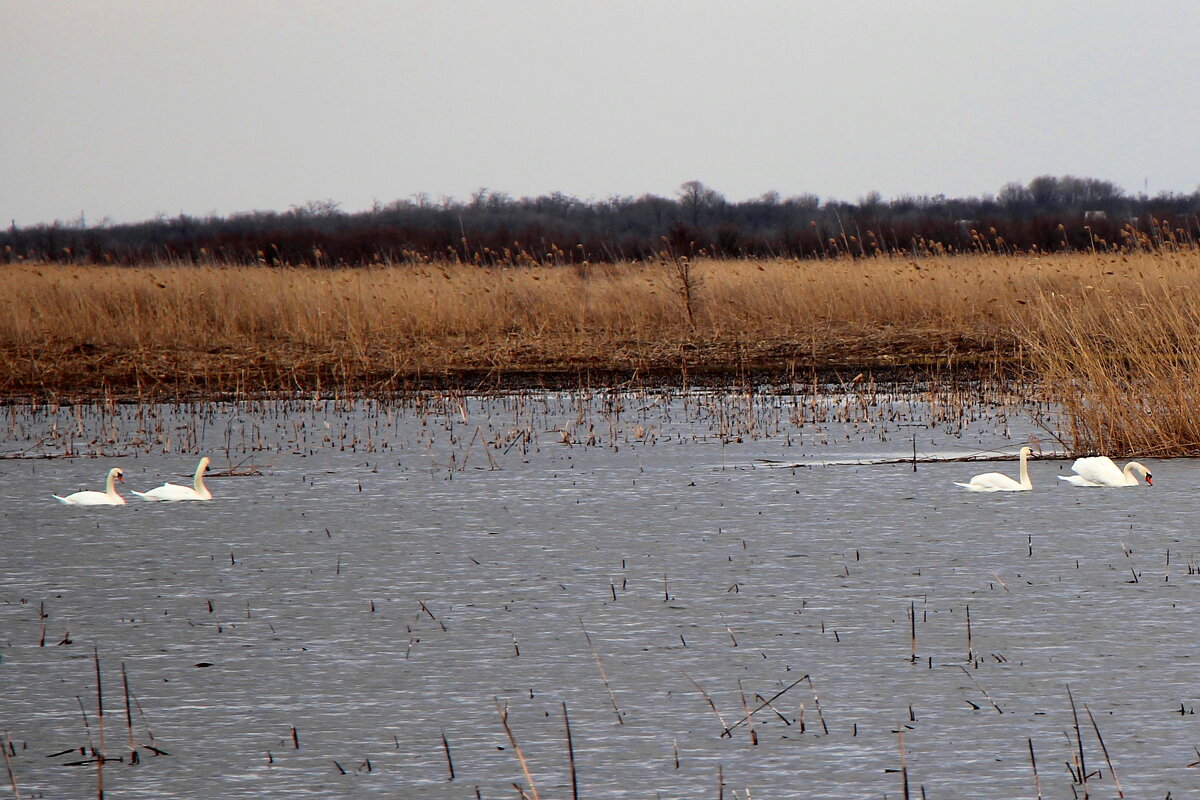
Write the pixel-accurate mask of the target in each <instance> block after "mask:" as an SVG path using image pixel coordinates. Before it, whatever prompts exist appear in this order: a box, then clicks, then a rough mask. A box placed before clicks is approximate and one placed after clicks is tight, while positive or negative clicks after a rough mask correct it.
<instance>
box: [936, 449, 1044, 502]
mask: <svg viewBox="0 0 1200 800" xmlns="http://www.w3.org/2000/svg"><path fill="white" fill-rule="evenodd" d="M1032 452H1033V450H1031V449H1030V448H1028V447H1022V448H1021V480H1019V481H1015V480H1013V479H1012V478H1010V477H1008V476H1007V475H1004V474H1002V473H999V472H985V473H983V474H982V475H976V476H975V477H974V478H971V482H970V483H959V482H958V481H955V482H954V485H955V486H961V487H963V488H964V489H966V490H967V491H969V492H1028V491H1029V490H1031V489H1032V488H1033V482H1032V481H1031V480H1029V465H1028V464H1027V463H1026V459H1028V458H1029V455H1030V453H1032Z"/></svg>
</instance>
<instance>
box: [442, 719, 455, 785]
mask: <svg viewBox="0 0 1200 800" xmlns="http://www.w3.org/2000/svg"><path fill="white" fill-rule="evenodd" d="M442 750H443V751H444V752H445V753H446V768H447V769H449V770H450V777H448V778H446V780H448V781H452V780H454V759H453V758H451V757H450V742H448V741H446V732H445V731H442Z"/></svg>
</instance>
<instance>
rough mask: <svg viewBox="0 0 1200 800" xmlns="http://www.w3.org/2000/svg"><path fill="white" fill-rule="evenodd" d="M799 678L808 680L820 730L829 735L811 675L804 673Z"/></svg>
mask: <svg viewBox="0 0 1200 800" xmlns="http://www.w3.org/2000/svg"><path fill="white" fill-rule="evenodd" d="M800 680H807V681H808V688H809V691H811V692H812V696H813V708H815V709H817V719H818V720H820V722H821V730H823V731H825V735H826V736H828V735H829V726H828V725H826V724H825V715H824V714H822V713H821V698H819V697H817V689H816V687H815V686H813V682H812V677H811V676H809V675H805V676H804V677H803V678H801V679H800ZM789 688H790V687H789ZM771 699H772V700H774V699H775V698H774V697H772V698H771Z"/></svg>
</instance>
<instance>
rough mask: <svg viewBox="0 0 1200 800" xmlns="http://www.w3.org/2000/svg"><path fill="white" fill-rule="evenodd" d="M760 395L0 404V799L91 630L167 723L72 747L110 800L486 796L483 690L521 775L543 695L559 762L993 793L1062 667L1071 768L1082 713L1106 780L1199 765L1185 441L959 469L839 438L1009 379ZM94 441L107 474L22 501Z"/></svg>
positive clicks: (70, 710) (764, 781)
mask: <svg viewBox="0 0 1200 800" xmlns="http://www.w3.org/2000/svg"><path fill="white" fill-rule="evenodd" d="M788 402H789V401H788V400H786V399H779V398H774V399H772V398H770V397H762V398H758V399H756V400H752V399H747V398H743V397H741V396H737V395H722V394H719V393H718V394H711V395H692V396H689V397H687V398H683V397H680V396H665V395H664V396H654V395H635V394H628V395H607V396H605V397H603V398H602V397H600V396H589V397H582V396H572V395H546V396H543V397H540V398H533V397H526V396H522V397H512V396H510V397H494V398H457V399H454V400H448V399H443V400H442V401H439V402H436V403H431V404H429V405H424V406H422V407H420V408H413V407H405V408H396V407H387V406H379V405H376V404H358V405H355V406H353V407H351V406H346V405H341V404H336V403H332V402H327V401H315V402H291V403H283V404H277V405H265V406H218V407H195V408H185V407H150V408H147V407H143V408H141V409H132V408H110V409H107V410H103V409H101V410H93V411H90V412H87V413H85V412H83V411H82V410H80V409H70V408H63V409H56V410H54V411H53V412H50V411H47V410H45V409H39V410H36V411H35V410H29V409H14V410H12V411H11V412H10V413H9V414H8V418H7V425H6V431H5V433H4V435H3V437H0V451H2V453H3V454H5V455H8V456H10V458H7V459H5V460H3V461H0V546H2V548H3V549H2V551H0V552H2V555H0V681H2V684H0V686H2V688H3V693H2V694H0V733H2V732H4V731H7V734H8V735H9V736H10V737H11V740H12V749H11V751H10V753H11V755H10V761H11V766H12V770H13V774H14V779H15V783H16V785H17V787H18V789H19V790H20V791H21V795H22V797H38V796H42V797H47V798H53V797H80V796H88V795H91V796H94V795H95V786H96V769H95V766H94V765H84V766H66V764H67V763H69V762H71V761H78V760H83V759H84V758H85V757H84V756H82V755H80V754H79V751H78V750H75V751H74V753H73V754H65V755H58V756H55V757H47V756H49V755H50V754H54V753H60V752H61V751H63V750H65V749H67V748H72V747H75V748H78V747H81V746H86V745H87V744H88V736H89V730H88V729H85V725H84V720H83V715H82V714H81V711H80V703H81V702H82V703H83V705H84V707H85V709H86V711H87V715H88V718H89V720H88V721H89V724H90V735H91V737H92V738H93V740H95V739H96V738H97V737H98V735H99V730H98V722H99V720H98V719H97V718H96V714H95V710H96V685H95V684H96V675H95V664H94V662H93V653H94V652H95V653H98V655H99V660H100V664H101V668H102V674H103V684H104V704H105V712H106V715H105V736H106V745H105V748H106V750H107V751H108V754H109V756H110V757H116V756H119V755H126V753H127V747H126V745H127V744H128V738H129V733H128V730H127V728H126V725H125V702H124V697H123V691H122V684H121V675H120V670H121V666H122V665H124V667H125V669H126V671H127V674H128V679H129V684H130V688H131V690H132V692H133V694H134V695H135V696H136V699H137V702H138V705H137V706H135V707H134V708H133V710H132V716H133V723H134V724H133V732H134V736H135V738H136V742H137V743H138V744H153V745H154V746H156V747H158V748H159V749H161V750H163V751H165V752H167V753H169V755H162V756H155V755H153V754H152V753H151V751H149V750H146V749H144V748H143V749H142V752H141V758H140V762H139V763H137V764H135V765H132V766H131V765H128V764H126V763H123V762H115V761H110V762H108V763H107V764H106V765H105V769H104V783H105V790H106V796H108V797H111V798H161V797H199V796H208V797H218V796H219V797H226V798H235V797H245V798H252V797H253V798H257V797H278V796H288V797H374V796H378V797H423V798H425V797H429V798H471V797H475V796H476V792H478V796H481V797H484V798H498V797H513V796H515V794H516V790H515V789H514V788H513V784H514V783H520V784H522V785H526V780H525V777H524V776H523V774H522V769H521V764H520V762H519V760H518V758H517V754H516V753H515V752H514V750H513V747H512V744H511V742H510V740H509V738H508V736H507V735H506V734H505V731H504V728H503V725H502V721H501V714H500V711H499V708H498V707H506V708H507V710H508V712H507V713H508V723H509V725H510V726H511V729H512V732H513V735H514V737H515V738H516V741H517V743H518V745H519V746H520V748H521V753H522V754H523V756H524V757H525V758H526V759H527V760H528V765H529V769H530V771H531V773H532V775H533V778H534V780H535V781H536V782H537V789H538V792H539V793H540V795H541V796H542V797H545V798H550V797H569V796H571V786H570V783H571V771H570V766H569V763H570V762H569V759H568V747H567V739H566V736H565V730H564V712H563V704H564V703H565V704H566V707H567V709H568V714H569V720H570V730H571V734H572V744H573V746H574V760H575V765H576V777H577V780H578V784H579V794H580V796H581V797H588V798H617V797H631V796H637V797H663V798H697V797H713V798H716V797H718V793H719V790H718V776H721V778H723V781H724V784H725V788H724V796H725V797H732V796H734V795H733V792H735V791H736V792H737V793H738V796H752V797H754V798H776V799H778V798H808V797H838V798H858V797H863V798H866V797H871V798H878V797H882V796H883V795H884V794H887V795H888V796H892V797H901V796H903V774H902V773H901V772H898V770H899V769H900V768H901V764H902V751H901V747H903V763H904V765H905V766H906V769H907V776H908V780H909V783H910V787H911V792H912V794H913V795H914V796H918V793H919V791H920V787H923V788H924V791H925V793H926V796H928V797H982V796H991V797H1023V796H1028V797H1033V796H1036V793H1035V778H1034V773H1033V769H1032V767H1031V763H1030V755H1029V751H1030V744H1029V742H1030V740H1032V746H1033V749H1034V752H1035V753H1036V758H1037V765H1038V770H1039V777H1040V781H1041V785H1042V788H1043V792H1044V793H1045V794H1046V796H1059V797H1062V796H1068V795H1069V793H1071V792H1072V778H1071V775H1070V774H1069V773H1068V770H1067V768H1066V767H1065V766H1064V764H1067V763H1071V764H1073V763H1074V762H1075V759H1076V758H1077V757H1078V753H1079V750H1080V745H1079V742H1078V739H1077V735H1076V727H1075V724H1076V723H1075V717H1074V716H1073V714H1072V706H1071V701H1070V699H1069V697H1068V691H1067V687H1068V685H1069V687H1070V692H1071V694H1072V695H1073V697H1074V700H1075V703H1076V706H1077V712H1078V718H1079V730H1080V731H1081V737H1082V750H1083V756H1084V760H1085V763H1086V769H1087V771H1088V772H1089V773H1092V775H1091V777H1090V778H1089V788H1090V791H1091V793H1092V795H1093V796H1115V795H1116V787H1115V784H1114V781H1113V774H1112V771H1111V769H1110V765H1109V763H1108V762H1107V760H1106V758H1105V753H1104V749H1103V748H1102V747H1101V745H1100V741H1099V739H1098V737H1097V734H1096V728H1098V729H1099V732H1100V734H1101V735H1102V736H1103V744H1104V746H1105V747H1106V748H1107V753H1108V757H1109V758H1110V759H1111V762H1112V766H1113V767H1115V769H1116V777H1117V778H1119V780H1120V782H1121V785H1122V787H1123V789H1124V791H1125V792H1126V793H1127V794H1129V795H1130V796H1141V797H1164V796H1166V795H1167V794H1168V793H1171V794H1172V796H1174V797H1176V798H1181V797H1188V796H1196V795H1197V794H1198V793H1200V771H1197V770H1196V769H1189V768H1188V765H1189V764H1191V763H1193V762H1195V761H1197V760H1200V756H1197V753H1196V751H1195V750H1194V748H1193V745H1194V744H1200V723H1198V722H1197V717H1196V716H1195V715H1194V714H1193V713H1191V712H1192V708H1193V707H1194V706H1195V705H1196V704H1197V699H1196V698H1197V694H1198V693H1200V689H1198V688H1197V685H1198V684H1197V681H1196V678H1197V676H1198V674H1200V651H1198V650H1197V649H1196V648H1195V646H1194V645H1193V643H1192V640H1193V639H1194V635H1193V628H1192V625H1191V623H1192V621H1193V617H1194V609H1196V608H1197V606H1198V604H1200V574H1196V573H1197V563H1196V562H1197V556H1196V553H1197V552H1200V547H1198V546H1197V544H1198V541H1200V534H1197V532H1196V521H1197V516H1196V512H1195V509H1194V506H1193V501H1192V495H1193V488H1194V487H1195V486H1196V485H1197V484H1200V465H1198V464H1197V463H1196V462H1193V461H1190V460H1172V461H1162V462H1147V463H1148V465H1149V466H1150V467H1151V469H1152V470H1153V472H1154V475H1155V486H1153V487H1144V486H1143V487H1138V488H1131V489H1120V490H1082V489H1075V488H1072V487H1069V486H1067V485H1065V484H1061V482H1059V481H1057V480H1056V476H1057V475H1059V474H1065V472H1066V469H1067V467H1068V465H1069V461H1062V460H1045V461H1035V462H1033V463H1031V465H1030V467H1031V472H1032V475H1033V480H1034V484H1035V491H1033V492H1028V493H1014V494H991V495H986V494H972V493H968V492H964V491H962V490H961V489H958V488H957V487H955V486H954V485H953V481H955V480H965V479H967V478H969V477H970V476H971V475H973V474H975V473H978V472H986V471H991V470H993V469H999V470H1000V471H1004V472H1008V473H1010V474H1014V475H1015V474H1016V464H1015V463H1014V462H1004V463H1000V464H976V463H954V462H950V463H919V464H917V465H916V471H915V472H914V470H913V465H912V464H910V463H861V462H867V461H870V460H872V459H878V458H881V457H890V456H894V457H903V456H905V455H906V454H910V453H911V447H912V443H911V437H912V435H913V433H914V432H915V433H916V436H917V447H918V450H919V451H920V453H921V454H922V455H935V456H955V455H962V454H967V453H971V452H975V451H979V450H984V449H1002V450H1005V451H1007V452H1013V451H1015V449H1016V448H1017V447H1018V446H1019V445H1020V444H1022V443H1025V442H1026V441H1028V440H1029V439H1030V438H1031V437H1036V436H1038V435H1040V436H1041V439H1042V441H1043V443H1044V441H1045V439H1046V437H1045V434H1044V433H1042V432H1040V431H1039V430H1038V429H1037V428H1036V427H1035V426H1034V425H1033V424H1032V423H1031V422H1030V420H1029V418H1028V417H1027V416H1025V415H1023V414H1022V413H1020V411H1019V409H1014V408H988V407H985V406H979V407H972V408H968V409H966V410H965V411H964V410H962V409H959V411H958V412H955V413H948V412H947V411H946V410H945V408H939V407H938V406H937V404H936V403H935V404H934V406H932V407H931V406H930V405H929V404H928V403H927V402H926V401H924V400H921V399H920V398H916V399H913V398H909V399H905V398H903V397H891V396H889V397H886V398H884V403H883V405H879V404H875V405H870V406H869V407H868V406H867V405H866V404H863V403H862V402H861V399H860V400H859V401H858V402H857V403H856V402H855V401H854V400H853V398H851V397H849V396H847V397H840V396H837V395H827V396H821V397H819V398H810V402H811V403H812V405H811V406H810V407H809V408H806V409H801V410H798V409H797V408H796V407H795V405H793V406H792V407H791V408H790V409H789V407H788ZM564 431H565V433H564ZM589 442H591V443H590V444H589ZM100 451H103V452H104V453H107V454H108V455H107V456H100V457H87V456H86V455H84V454H87V453H92V454H94V453H97V452H100ZM63 452H73V453H79V454H80V457H76V458H38V457H34V456H45V455H57V454H61V453H63ZM198 454H206V455H210V456H212V457H213V461H214V469H215V470H221V469H224V468H226V467H228V466H230V465H238V464H241V466H242V468H246V467H249V466H251V465H255V466H257V467H258V469H259V470H260V472H261V474H259V475H254V476H248V477H228V478H221V477H214V478H210V479H209V486H210V487H211V488H212V490H213V493H214V495H215V496H216V499H214V500H213V501H212V502H210V503H191V504H170V505H168V504H150V503H145V502H139V501H136V499H135V498H133V497H132V496H130V495H129V492H128V488H130V487H132V488H136V489H139V490H144V489H146V488H150V487H152V486H155V485H158V484H159V483H162V482H163V481H164V480H173V481H177V482H185V483H186V482H187V481H188V480H189V475H190V472H191V470H192V469H193V468H194V465H195V462H196V459H197V457H198ZM14 455H23V456H26V457H23V458H12V457H11V456H14ZM855 462H860V463H855ZM113 465H117V466H121V467H123V468H124V469H125V472H126V487H125V488H124V489H123V492H124V493H125V494H126V495H127V496H129V497H130V504H129V505H127V506H124V507H115V508H100V509H76V508H67V507H63V506H60V505H58V504H57V503H55V502H54V501H53V500H52V499H51V498H50V495H51V494H52V493H60V494H61V493H64V492H69V491H75V490H76V489H78V488H100V485H101V484H102V482H103V476H104V473H105V472H106V471H107V469H108V468H109V467H110V466H113ZM1168 554H1169V559H1168ZM1168 560H1169V563H1168ZM968 607H969V609H970V612H969V613H970V639H969V640H968V626H967V609H968ZM43 613H44V615H45V617H44V618H43V617H42V614H43ZM910 613H915V630H916V643H915V651H916V660H915V661H914V660H913V658H912V655H913V649H914V646H913V641H912V630H913V628H914V625H913V622H912V619H911V618H910ZM585 632H586V633H585ZM589 638H590V644H589ZM43 640H44V643H45V644H44V646H40V643H41V642H42V641H43ZM93 648H94V649H93ZM205 665H207V666H205ZM602 676H603V677H602ZM805 676H807V679H805V680H801V679H802V678H804V677H805ZM605 680H607V686H606V683H605ZM797 681H799V683H797ZM698 687H699V688H698ZM788 687H791V688H788ZM701 689H702V690H703V693H702V692H701ZM785 689H786V691H784V692H783V694H781V695H779V696H778V697H777V698H776V699H774V700H773V701H772V702H771V705H770V706H769V707H764V708H763V709H762V710H760V711H758V712H757V713H755V714H754V716H753V725H752V726H751V725H748V724H741V725H739V726H737V727H736V728H735V729H734V730H733V731H732V735H730V736H722V732H723V729H724V727H725V726H727V725H733V724H734V723H735V722H737V721H738V720H739V719H741V718H742V717H743V716H744V714H745V709H746V708H749V709H751V710H753V709H756V708H758V707H759V706H760V705H761V704H762V702H763V701H764V700H767V699H770V698H772V696H773V695H776V694H777V693H779V692H780V691H781V690H785ZM705 695H707V696H708V698H711V701H712V704H713V705H715V706H716V709H717V712H718V713H719V716H720V718H718V713H715V712H714V710H713V708H712V707H710V705H709V701H708V699H707V698H706V696H705ZM993 701H994V703H995V705H993ZM1084 704H1086V710H1085V707H1084ZM614 706H615V708H614ZM997 706H998V707H999V709H1000V711H997V708H996V707H997ZM1088 711H1090V713H1091V715H1092V718H1094V720H1095V725H1093V723H1092V719H1091V718H1089V716H1088ZM1001 712H1002V713H1001ZM1181 712H1182V713H1181ZM618 714H619V717H620V722H618ZM147 728H148V729H149V731H148V730H147ZM293 728H294V730H295V736H296V739H295V740H294V739H293ZM897 731H903V734H904V735H903V744H902V745H901V741H900V737H899V736H898V735H897V733H896V732H897ZM151 732H152V735H153V739H151V738H150V736H151ZM443 736H444V737H445V738H444V742H445V743H443ZM296 742H298V743H299V748H297V747H296V746H295V744H296ZM755 742H757V744H756V743H755ZM447 745H448V747H449V753H450V761H452V763H453V769H454V780H449V777H450V766H449V763H448V759H447V753H446V747H447ZM2 783H4V782H0V784H2ZM526 788H527V789H528V786H527V785H526ZM1075 788H1076V789H1078V790H1079V791H1080V794H1082V788H1081V787H1075ZM5 790H7V786H5V789H4V790H0V791H5Z"/></svg>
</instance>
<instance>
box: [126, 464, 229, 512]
mask: <svg viewBox="0 0 1200 800" xmlns="http://www.w3.org/2000/svg"><path fill="white" fill-rule="evenodd" d="M206 469H208V457H207V456H205V457H204V458H202V459H200V463H199V464H198V465H197V466H196V477H195V479H194V480H193V481H192V485H191V486H180V485H179V484H177V483H164V484H163V485H162V486H159V487H157V488H154V489H151V490H150V491H148V492H134V494H136V495H137V496H138V497H140V498H142V499H143V500H155V501H162V502H165V503H174V502H178V501H180V500H212V492H210V491H209V490H208V487H207V486H205V485H204V471H205V470H206Z"/></svg>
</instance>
